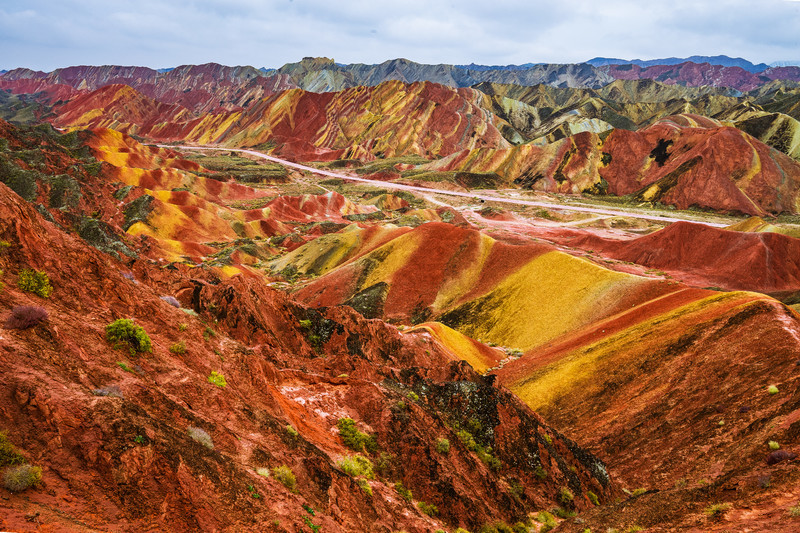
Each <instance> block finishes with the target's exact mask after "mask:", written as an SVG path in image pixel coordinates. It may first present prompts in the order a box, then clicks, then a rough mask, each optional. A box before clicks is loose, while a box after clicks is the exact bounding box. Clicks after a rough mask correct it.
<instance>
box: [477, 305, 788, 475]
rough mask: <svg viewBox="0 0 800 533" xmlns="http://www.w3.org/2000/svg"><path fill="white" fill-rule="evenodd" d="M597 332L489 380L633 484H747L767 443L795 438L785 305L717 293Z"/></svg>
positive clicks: (513, 364)
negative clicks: (584, 443) (702, 481)
mask: <svg viewBox="0 0 800 533" xmlns="http://www.w3.org/2000/svg"><path fill="white" fill-rule="evenodd" d="M690 300H691V299H690ZM676 303H680V302H676ZM594 333H595V335H586V337H585V338H583V339H580V340H579V342H574V343H562V344H560V345H554V346H553V347H552V348H550V349H549V350H544V351H536V352H531V353H528V354H525V355H524V356H523V357H521V358H520V359H518V360H515V361H511V362H509V363H507V364H506V365H505V366H504V367H503V368H502V369H500V370H496V371H495V372H493V374H494V375H496V376H497V379H498V380H499V381H500V382H501V383H503V384H505V385H506V386H508V387H509V388H510V389H511V390H512V391H514V392H515V393H516V394H517V395H518V396H519V397H520V398H521V399H522V400H523V401H525V402H526V403H527V404H528V405H529V406H531V407H532V408H535V409H540V412H542V413H543V415H544V416H545V417H546V418H548V419H549V420H553V421H554V423H558V424H559V425H560V427H563V428H564V430H565V431H566V432H567V433H568V434H569V435H571V436H573V438H583V439H586V441H587V444H588V445H589V447H590V449H592V450H593V451H595V452H596V453H599V454H602V455H603V456H604V457H607V458H609V463H610V465H609V466H610V468H611V471H612V472H614V473H616V474H617V475H619V476H621V477H623V478H624V479H626V480H627V481H628V482H629V483H631V484H636V483H645V482H646V483H647V484H648V485H649V486H652V487H656V488H659V487H663V488H668V487H672V486H673V485H674V483H675V482H676V481H678V480H680V479H706V480H709V481H712V482H713V481H714V480H720V479H721V480H728V482H734V481H732V480H738V481H735V483H746V481H745V479H748V478H750V479H754V476H757V473H758V472H759V471H760V469H761V468H762V466H761V465H763V457H764V455H763V454H764V451H763V450H764V449H765V444H764V443H765V442H767V440H770V439H772V440H778V441H780V442H791V440H792V437H791V436H787V434H786V433H785V432H786V431H787V430H788V431H789V435H791V433H792V432H793V431H796V430H795V429H790V427H791V428H794V426H792V425H791V424H792V422H793V421H795V420H796V419H797V418H796V414H797V411H796V408H797V399H796V390H797V389H796V386H797V380H798V374H797V371H796V365H795V363H796V360H797V355H798V352H797V345H798V339H800V316H799V315H797V314H796V313H795V312H793V311H792V310H790V309H789V308H787V307H785V306H784V305H782V304H780V303H779V302H777V301H775V300H772V299H771V298H768V297H766V296H763V295H760V294H755V293H748V292H730V293H721V294H720V293H717V294H712V295H708V296H705V297H700V298H696V299H694V301H687V302H684V303H683V304H682V305H675V306H673V307H672V308H671V309H663V310H661V312H659V313H657V314H653V315H647V316H643V317H642V318H641V320H639V321H637V322H635V323H631V324H629V325H627V327H624V328H622V329H619V330H615V331H612V332H610V334H609V332H606V333H604V334H601V333H600V332H599V331H597V328H595V332H594ZM771 384H774V385H777V388H778V390H779V391H781V392H780V393H779V394H778V396H776V397H772V396H771V395H770V394H769V393H768V391H767V386H768V385H771ZM784 392H785V394H784ZM792 413H794V414H792ZM795 425H796V424H795ZM642 450H647V452H646V454H645V453H643V452H642ZM712 455H713V459H712V458H711V456H712Z"/></svg>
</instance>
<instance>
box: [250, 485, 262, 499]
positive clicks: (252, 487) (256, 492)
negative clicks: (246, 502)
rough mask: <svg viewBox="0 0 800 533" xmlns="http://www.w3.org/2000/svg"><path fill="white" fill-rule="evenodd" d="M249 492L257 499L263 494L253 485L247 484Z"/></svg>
mask: <svg viewBox="0 0 800 533" xmlns="http://www.w3.org/2000/svg"><path fill="white" fill-rule="evenodd" d="M247 492H249V493H250V496H252V497H253V498H254V499H256V500H258V499H259V498H261V494H259V493H258V491H256V488H255V487H254V486H253V485H247Z"/></svg>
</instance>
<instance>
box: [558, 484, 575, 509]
mask: <svg viewBox="0 0 800 533" xmlns="http://www.w3.org/2000/svg"><path fill="white" fill-rule="evenodd" d="M574 499H575V495H574V494H572V491H571V490H569V489H568V488H567V487H561V490H559V491H558V501H560V502H561V503H563V504H564V505H568V504H570V503H572V500H574Z"/></svg>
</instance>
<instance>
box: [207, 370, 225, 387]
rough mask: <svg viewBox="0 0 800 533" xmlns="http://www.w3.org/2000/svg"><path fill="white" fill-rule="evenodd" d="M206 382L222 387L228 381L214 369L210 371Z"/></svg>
mask: <svg viewBox="0 0 800 533" xmlns="http://www.w3.org/2000/svg"><path fill="white" fill-rule="evenodd" d="M208 382H209V383H211V384H213V385H216V386H217V387H220V388H223V389H224V388H225V387H226V386H227V385H228V382H227V381H225V376H223V375H222V374H220V373H219V372H217V371H216V370H212V371H211V375H210V376H208Z"/></svg>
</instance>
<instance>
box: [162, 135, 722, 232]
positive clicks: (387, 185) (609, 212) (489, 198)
mask: <svg viewBox="0 0 800 533" xmlns="http://www.w3.org/2000/svg"><path fill="white" fill-rule="evenodd" d="M156 146H159V147H161V148H173V149H180V150H200V151H202V150H222V151H226V152H240V153H243V154H248V155H251V156H254V157H259V158H261V159H266V160H267V161H272V162H273V163H278V164H280V165H284V166H286V167H290V168H296V169H298V170H304V171H306V172H311V173H313V174H319V175H321V176H328V177H331V178H338V179H342V180H349V181H357V182H359V183H365V184H368V185H372V186H373V187H379V188H381V189H395V190H401V191H415V192H419V193H423V194H441V195H446V196H460V197H462V198H470V199H478V200H483V201H485V202H499V203H505V204H513V205H525V206H532V207H542V208H546V209H555V210H563V211H578V212H583V213H593V214H597V215H606V216H615V217H617V216H618V217H630V218H639V219H642V220H653V221H657V222H668V223H672V222H693V223H695V224H704V225H706V226H711V227H714V228H724V227H726V226H727V225H728V224H722V223H718V222H707V221H701V220H695V219H692V218H688V217H687V218H679V217H667V216H662V215H648V214H645V213H631V212H628V211H618V210H615V209H604V208H599V207H584V206H576V205H563V204H557V203H551V202H537V201H532V200H520V199H515V198H504V197H501V196H493V195H487V194H485V193H478V192H459V191H447V190H443V189H431V188H427V187H417V186H415V185H404V184H402V183H392V182H387V181H378V180H370V179H366V178H356V177H355V176H349V175H347V174H340V173H338V172H331V171H329V170H322V169H318V168H314V167H309V166H306V165H301V164H299V163H292V162H291V161H286V160H284V159H280V158H277V157H274V156H271V155H267V154H264V153H261V152H257V151H255V150H248V149H246V148H223V147H219V146H185V145H178V146H175V145H168V144H158V145H156ZM436 203H440V202H436Z"/></svg>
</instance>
